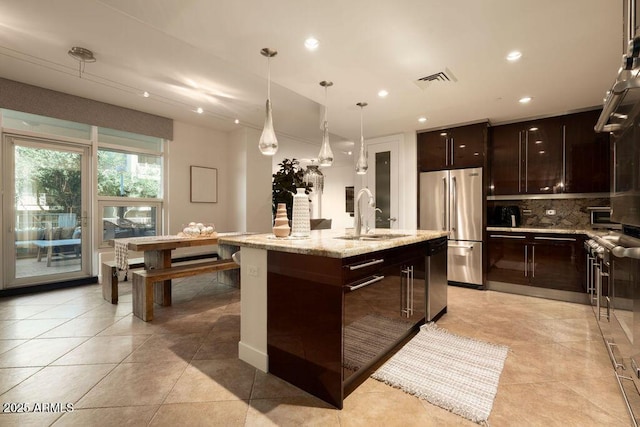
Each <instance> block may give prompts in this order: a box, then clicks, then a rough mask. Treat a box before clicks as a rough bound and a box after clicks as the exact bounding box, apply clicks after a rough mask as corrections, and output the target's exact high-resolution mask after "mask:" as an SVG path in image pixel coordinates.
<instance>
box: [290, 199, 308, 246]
mask: <svg viewBox="0 0 640 427" xmlns="http://www.w3.org/2000/svg"><path fill="white" fill-rule="evenodd" d="M296 190H297V193H296V194H295V195H294V196H293V213H292V216H293V218H292V220H291V237H309V236H310V235H311V221H309V219H310V216H311V215H310V212H309V208H310V207H309V196H307V195H306V194H305V193H304V188H297V189H296Z"/></svg>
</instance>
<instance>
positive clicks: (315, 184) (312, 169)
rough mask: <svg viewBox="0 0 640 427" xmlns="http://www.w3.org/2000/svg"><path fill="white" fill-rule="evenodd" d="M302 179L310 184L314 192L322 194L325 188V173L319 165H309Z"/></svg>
mask: <svg viewBox="0 0 640 427" xmlns="http://www.w3.org/2000/svg"><path fill="white" fill-rule="evenodd" d="M302 180H303V181H304V182H305V183H306V184H310V185H311V188H312V190H313V192H314V193H316V194H322V190H324V174H323V173H322V172H320V169H318V165H309V166H307V169H306V170H305V171H304V175H303V177H302Z"/></svg>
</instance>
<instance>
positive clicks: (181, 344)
mask: <svg viewBox="0 0 640 427" xmlns="http://www.w3.org/2000/svg"><path fill="white" fill-rule="evenodd" d="M204 338H205V336H204V335H201V334H184V335H183V334H162V335H160V334H158V335H152V336H151V337H149V338H148V339H147V340H146V341H145V342H144V343H143V344H142V345H141V346H140V347H138V348H137V349H136V350H135V351H134V352H133V353H131V354H130V355H129V356H128V357H127V358H126V359H125V360H124V361H125V362H127V363H132V362H134V363H135V362H178V361H184V362H187V363H188V362H190V361H191V359H192V358H193V356H194V355H195V354H196V352H197V351H198V349H199V348H200V345H201V344H202V341H203V340H204Z"/></svg>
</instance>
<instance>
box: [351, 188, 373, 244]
mask: <svg viewBox="0 0 640 427" xmlns="http://www.w3.org/2000/svg"><path fill="white" fill-rule="evenodd" d="M364 194H366V195H367V198H368V202H367V203H368V205H369V206H371V207H372V208H375V206H376V205H375V200H374V199H373V194H371V190H369V189H368V188H367V187H364V188H363V189H361V190H360V191H359V192H358V196H357V197H356V203H355V209H354V216H355V226H354V234H355V236H356V237H360V235H362V222H363V221H362V213H361V210H360V209H361V208H360V200H361V199H362V196H363V195H364Z"/></svg>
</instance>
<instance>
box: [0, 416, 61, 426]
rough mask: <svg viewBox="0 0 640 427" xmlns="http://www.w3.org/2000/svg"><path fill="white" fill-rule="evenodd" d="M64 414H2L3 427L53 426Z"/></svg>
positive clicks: (0, 420) (1, 422)
mask: <svg viewBox="0 0 640 427" xmlns="http://www.w3.org/2000/svg"><path fill="white" fill-rule="evenodd" d="M62 415H63V414H62V413H44V412H39V413H22V414H0V425H1V426H2V427H42V426H48V425H51V424H53V423H54V422H55V421H56V419H58V418H60V417H61V416H62Z"/></svg>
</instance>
